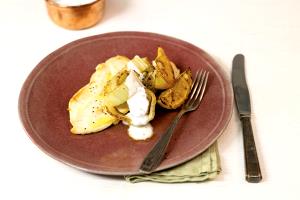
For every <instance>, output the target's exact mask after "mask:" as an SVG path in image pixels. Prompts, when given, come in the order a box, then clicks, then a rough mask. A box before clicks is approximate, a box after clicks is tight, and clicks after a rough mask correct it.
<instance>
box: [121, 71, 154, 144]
mask: <svg viewBox="0 0 300 200" xmlns="http://www.w3.org/2000/svg"><path fill="white" fill-rule="evenodd" d="M125 85H126V86H127V88H128V93H129V99H128V100H127V104H128V108H129V111H130V112H129V113H128V114H127V116H128V117H129V118H130V119H131V125H130V127H129V129H128V134H129V136H130V137H131V138H133V139H135V140H145V139H147V138H149V137H151V136H152V135H153V129H152V126H151V124H150V123H149V117H148V112H149V106H150V105H149V104H150V103H149V100H148V99H147V94H146V90H145V87H144V85H143V84H142V83H141V81H140V80H139V78H138V77H137V76H136V74H135V72H134V71H131V72H130V74H129V75H128V77H127V78H126V80H125Z"/></svg>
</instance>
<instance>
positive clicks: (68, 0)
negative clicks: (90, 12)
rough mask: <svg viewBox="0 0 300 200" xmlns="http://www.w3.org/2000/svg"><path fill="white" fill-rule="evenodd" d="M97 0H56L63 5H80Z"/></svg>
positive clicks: (55, 0)
mask: <svg viewBox="0 0 300 200" xmlns="http://www.w3.org/2000/svg"><path fill="white" fill-rule="evenodd" d="M95 1H96V0H54V2H55V3H57V4H59V5H63V6H80V5H85V4H89V3H92V2H95Z"/></svg>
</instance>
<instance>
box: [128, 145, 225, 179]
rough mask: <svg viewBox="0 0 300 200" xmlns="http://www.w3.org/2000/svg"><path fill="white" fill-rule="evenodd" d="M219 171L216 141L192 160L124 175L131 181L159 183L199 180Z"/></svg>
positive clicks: (208, 177) (219, 164)
mask: <svg viewBox="0 0 300 200" xmlns="http://www.w3.org/2000/svg"><path fill="white" fill-rule="evenodd" d="M220 172H221V163H220V157H219V151H218V145H217V143H214V144H213V145H211V146H210V147H209V148H208V149H207V150H206V151H204V152H203V153H201V154H200V155H199V156H197V157H195V158H193V159H192V160H190V161H188V162H186V163H183V164H181V165H179V166H176V167H174V168H170V169H167V170H163V171H159V172H153V173H152V174H143V175H130V176H125V180H126V181H129V182H131V183H138V182H143V181H153V182H160V183H182V182H200V181H205V180H210V179H214V178H215V177H216V176H217V175H218V174H219V173H220Z"/></svg>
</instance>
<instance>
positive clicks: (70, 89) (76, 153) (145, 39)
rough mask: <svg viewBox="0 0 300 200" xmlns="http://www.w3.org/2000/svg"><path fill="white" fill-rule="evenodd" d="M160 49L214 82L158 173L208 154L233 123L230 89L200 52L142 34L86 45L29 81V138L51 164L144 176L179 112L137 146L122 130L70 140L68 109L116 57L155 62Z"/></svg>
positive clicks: (22, 105)
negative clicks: (148, 161)
mask: <svg viewBox="0 0 300 200" xmlns="http://www.w3.org/2000/svg"><path fill="white" fill-rule="evenodd" d="M159 46H161V47H163V48H164V49H165V51H166V53H167V55H168V56H169V57H170V59H171V60H172V61H173V62H174V63H176V65H177V66H178V67H179V68H180V69H182V70H184V69H186V68H187V67H190V68H191V69H192V72H193V73H195V71H196V70H197V69H199V68H203V69H206V70H208V71H209V72H210V77H209V81H208V87H207V90H206V93H205V96H204V98H203V100H202V103H201V105H200V107H199V108H198V110H196V111H194V112H192V113H189V114H187V115H185V116H184V117H183V118H182V119H181V121H180V122H179V124H178V126H177V128H176V131H175V135H174V138H172V141H171V143H170V146H169V148H168V153H167V156H166V159H165V160H164V161H163V162H162V163H161V165H160V166H159V168H158V170H162V169H166V168H169V167H172V166H175V165H178V164H180V163H183V162H185V161H187V160H189V159H191V158H193V157H195V156H196V155H198V154H199V153H201V152H203V151H204V150H205V149H206V148H207V147H208V146H209V145H211V144H212V143H213V142H214V141H215V140H216V139H217V138H218V137H219V136H220V135H221V133H222V132H223V131H224V129H225V128H226V126H227V124H228V122H229V119H230V117H231V113H232V105H233V98H232V97H233V95H232V90H231V86H230V83H229V81H228V79H227V78H226V76H225V75H224V73H223V71H222V69H221V68H220V67H219V66H218V64H217V63H216V62H215V61H214V60H213V59H212V58H211V57H210V56H208V54H206V53H205V52H204V51H203V50H201V49H199V48H198V47H196V46H194V45H192V44H189V43H187V42H184V41H181V40H178V39H175V38H171V37H168V36H163V35H158V34H154V33H143V32H115V33H107V34H102V35H96V36H92V37H88V38H83V39H80V40H77V41H74V42H71V43H70V44H67V45H65V46H63V47H61V48H60V49H58V50H56V51H54V52H53V53H51V54H50V55H48V56H47V57H46V58H44V59H43V60H42V61H41V62H40V63H39V64H38V65H37V66H36V67H35V69H34V70H33V71H32V72H31V74H30V75H29V77H28V78H27V80H26V81H25V83H24V85H23V88H22V90H21V93H20V98H19V112H20V118H21V120H22V123H23V125H24V127H25V130H26V132H27V133H28V135H29V137H30V138H31V139H32V141H33V142H34V143H35V144H36V145H38V147H40V148H41V149H42V150H43V151H44V152H46V153H47V154H48V155H50V156H52V157H53V158H55V159H57V160H59V161H61V162H63V163H65V164H68V165H71V166H73V167H76V168H79V169H82V170H85V171H88V172H92V173H97V174H109V175H129V174H137V173H139V171H138V169H139V166H140V164H141V162H142V160H143V158H144V157H145V155H146V154H147V153H148V151H149V150H150V149H151V147H152V146H153V145H154V143H155V142H156V141H157V139H158V138H159V136H160V135H161V134H162V133H163V132H164V130H165V129H166V128H167V126H168V125H169V124H170V122H171V120H172V118H173V117H174V116H175V114H176V111H172V112H171V111H167V110H163V109H158V110H157V112H156V116H155V119H154V120H153V121H152V122H151V124H152V125H153V127H154V133H155V136H154V137H152V138H151V139H150V140H149V141H134V140H132V139H130V138H129V137H128V135H127V128H126V126H124V125H122V124H119V125H117V126H112V127H110V128H108V129H106V130H104V131H102V132H100V133H95V134H90V135H74V134H71V132H70V128H71V125H70V123H69V116H68V111H67V106H68V101H69V99H70V98H71V97H72V95H73V94H74V93H75V92H76V91H77V90H78V89H79V88H81V87H82V86H84V85H85V84H87V83H88V81H89V77H90V75H91V74H92V73H93V72H94V70H95V67H96V65H97V64H98V63H101V62H103V61H105V60H106V59H108V58H109V57H112V56H115V55H117V54H119V55H125V56H128V57H129V58H132V57H133V56H134V55H140V56H147V57H149V58H150V59H154V58H155V55H156V51H157V47H159Z"/></svg>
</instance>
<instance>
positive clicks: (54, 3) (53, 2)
mask: <svg viewBox="0 0 300 200" xmlns="http://www.w3.org/2000/svg"><path fill="white" fill-rule="evenodd" d="M45 1H46V3H47V4H49V5H53V6H56V7H59V8H82V7H88V6H91V5H93V4H96V3H98V2H100V1H104V0H94V1H93V2H91V3H87V4H80V5H75V6H74V5H73V6H68V5H61V4H59V3H56V2H55V0H45Z"/></svg>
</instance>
